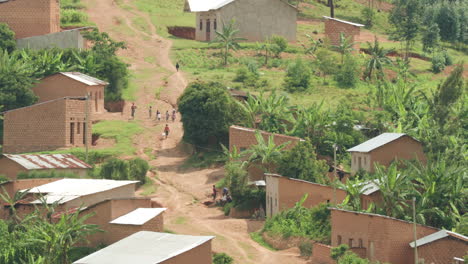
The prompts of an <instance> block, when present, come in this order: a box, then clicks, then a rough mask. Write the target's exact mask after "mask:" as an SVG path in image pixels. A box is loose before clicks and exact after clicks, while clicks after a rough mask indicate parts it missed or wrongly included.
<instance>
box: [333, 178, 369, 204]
mask: <svg viewBox="0 0 468 264" xmlns="http://www.w3.org/2000/svg"><path fill="white" fill-rule="evenodd" d="M369 182H370V181H363V180H361V179H359V177H356V178H354V179H348V180H347V181H346V183H342V182H337V183H336V184H337V185H338V187H339V188H341V189H343V190H345V191H346V193H347V195H346V198H345V199H344V201H343V203H342V204H341V205H343V206H349V207H351V209H352V210H353V211H361V209H362V207H361V195H362V194H363V193H364V192H365V191H366V190H368V189H369V188H370V187H369V184H368V183H369Z"/></svg>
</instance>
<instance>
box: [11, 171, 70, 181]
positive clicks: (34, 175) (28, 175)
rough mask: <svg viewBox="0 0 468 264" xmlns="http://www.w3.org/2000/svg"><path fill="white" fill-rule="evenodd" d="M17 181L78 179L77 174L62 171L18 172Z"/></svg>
mask: <svg viewBox="0 0 468 264" xmlns="http://www.w3.org/2000/svg"><path fill="white" fill-rule="evenodd" d="M17 178H18V179H41V178H79V176H78V174H75V173H72V172H63V171H56V170H51V171H31V172H20V173H18V175H17Z"/></svg>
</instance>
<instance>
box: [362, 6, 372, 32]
mask: <svg viewBox="0 0 468 264" xmlns="http://www.w3.org/2000/svg"><path fill="white" fill-rule="evenodd" d="M361 16H362V17H363V18H364V25H365V27H366V28H367V29H371V28H372V27H373V26H374V20H375V10H374V9H373V8H370V7H367V6H366V7H364V9H362V11H361Z"/></svg>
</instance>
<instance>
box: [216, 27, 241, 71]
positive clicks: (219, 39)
mask: <svg viewBox="0 0 468 264" xmlns="http://www.w3.org/2000/svg"><path fill="white" fill-rule="evenodd" d="M238 34H239V29H237V28H236V25H235V21H234V20H231V21H230V22H229V24H224V23H223V28H222V31H221V32H220V31H216V38H215V39H214V40H213V42H214V43H219V47H220V48H221V54H223V61H224V65H227V59H228V56H229V51H230V50H231V49H233V50H236V49H238V48H239V47H240V45H239V41H242V40H245V39H244V38H240V37H237V35H238Z"/></svg>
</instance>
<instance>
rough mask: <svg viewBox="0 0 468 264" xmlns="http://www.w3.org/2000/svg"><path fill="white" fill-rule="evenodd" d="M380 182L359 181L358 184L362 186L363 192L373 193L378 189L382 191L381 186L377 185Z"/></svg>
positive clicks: (366, 193)
mask: <svg viewBox="0 0 468 264" xmlns="http://www.w3.org/2000/svg"><path fill="white" fill-rule="evenodd" d="M378 182H379V181H378V180H370V181H365V182H362V183H359V184H357V185H358V186H362V188H361V191H362V194H364V195H371V194H373V193H375V192H377V191H380V188H379V186H378V185H377V183H378Z"/></svg>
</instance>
